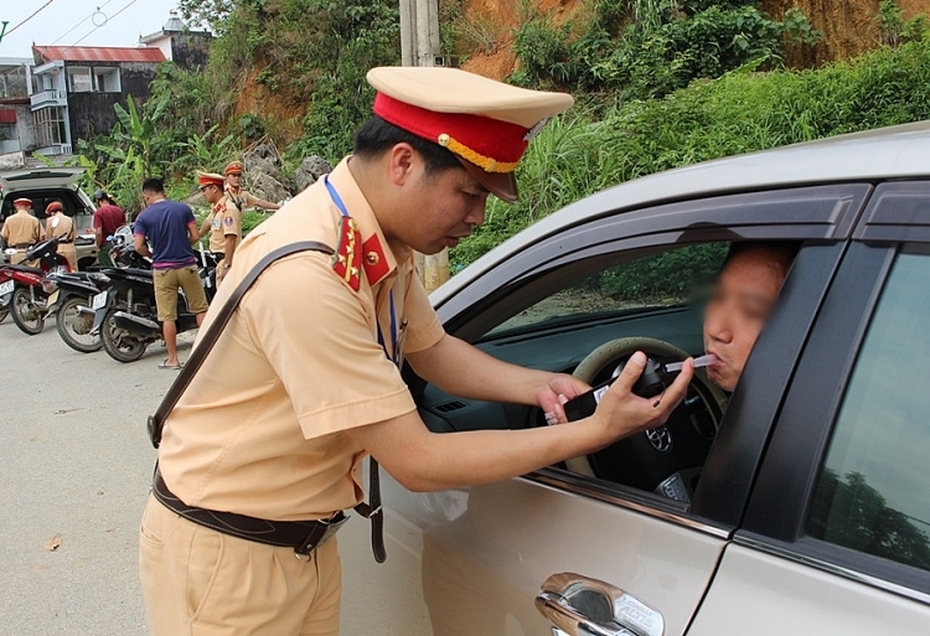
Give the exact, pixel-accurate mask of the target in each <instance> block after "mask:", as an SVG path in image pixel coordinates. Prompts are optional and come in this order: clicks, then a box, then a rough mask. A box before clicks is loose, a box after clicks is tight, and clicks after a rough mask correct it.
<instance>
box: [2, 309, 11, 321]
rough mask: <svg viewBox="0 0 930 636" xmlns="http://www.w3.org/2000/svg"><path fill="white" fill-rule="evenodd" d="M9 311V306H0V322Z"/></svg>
mask: <svg viewBox="0 0 930 636" xmlns="http://www.w3.org/2000/svg"><path fill="white" fill-rule="evenodd" d="M9 313H10V308H9V307H3V308H0V322H3V321H4V320H6V317H7V315H9Z"/></svg>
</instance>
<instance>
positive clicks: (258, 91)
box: [232, 0, 930, 145]
mask: <svg viewBox="0 0 930 636" xmlns="http://www.w3.org/2000/svg"><path fill="white" fill-rule="evenodd" d="M441 1H443V0H441ZM878 4H879V0H843V1H841V2H837V1H836V0H763V2H762V4H761V8H762V9H763V10H764V11H767V12H768V13H770V14H771V15H773V16H774V17H776V18H779V19H780V18H781V17H782V16H783V15H784V13H785V11H786V10H787V9H788V8H791V7H798V8H800V9H801V10H802V11H803V12H804V14H805V15H806V16H807V17H808V19H810V21H811V24H812V25H813V26H814V28H816V29H819V30H820V31H822V32H823V33H824V36H825V39H824V41H823V42H822V43H820V44H818V45H817V46H816V47H815V48H814V49H813V50H796V51H791V52H789V56H788V60H787V61H788V63H789V65H791V66H794V67H807V66H814V65H818V64H822V63H824V62H827V61H831V60H836V59H845V58H847V57H852V56H855V55H859V54H860V53H862V52H864V51H866V50H868V49H870V48H872V47H874V46H876V44H877V42H878V36H879V29H878V23H877V21H876V16H877V15H878ZM899 4H900V6H901V8H902V9H903V10H904V15H905V17H906V18H910V17H913V16H914V15H916V14H918V13H927V12H930V7H928V6H927V0H899ZM586 10H589V9H588V7H587V5H586V3H585V2H584V0H531V2H530V3H529V5H528V6H527V5H525V4H524V3H523V2H516V1H515V0H464V5H463V11H462V17H461V18H460V20H461V24H460V25H459V26H460V28H462V29H464V37H463V38H461V40H462V42H461V43H462V44H463V45H464V46H465V48H466V49H467V50H465V51H461V52H462V53H463V54H465V55H467V57H468V59H467V61H466V62H465V64H464V65H463V68H465V69H466V70H469V71H472V72H474V73H479V74H481V75H485V76H487V77H493V78H495V79H504V78H506V77H507V76H508V75H510V74H511V73H513V71H514V70H516V64H517V59H516V56H515V55H514V51H513V41H514V35H515V33H516V31H517V30H518V29H519V28H520V26H521V25H522V24H523V23H524V22H525V21H526V20H527V19H528V16H529V15H533V14H534V13H535V14H541V15H546V16H548V17H549V18H550V19H551V20H552V22H553V23H554V24H556V25H559V24H563V23H564V22H565V21H567V20H570V19H572V18H576V17H578V18H582V17H583V15H582V13H581V12H583V11H586ZM260 71H261V65H258V64H257V65H256V67H255V68H254V69H252V70H251V72H249V73H248V75H247V77H245V78H244V80H245V81H243V82H242V92H241V94H240V96H239V99H238V100H237V102H236V103H235V104H234V105H233V107H232V112H233V117H234V119H235V120H238V118H239V117H240V116H241V115H243V114H246V113H260V114H261V116H262V119H263V120H264V121H265V122H267V123H268V125H269V130H268V131H267V132H268V133H269V134H270V135H271V136H272V137H273V138H275V139H276V140H278V141H279V143H282V144H283V145H287V144H288V143H290V142H291V141H293V140H296V139H297V138H299V137H300V136H301V134H302V133H303V125H302V118H303V115H304V114H305V112H306V100H305V99H301V98H300V97H299V96H295V95H293V94H288V92H287V91H281V90H278V91H273V90H270V89H268V88H267V87H266V86H265V85H263V84H261V83H259V82H257V81H255V80H256V77H257V76H258V74H259V72H260Z"/></svg>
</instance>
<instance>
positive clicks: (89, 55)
mask: <svg viewBox="0 0 930 636" xmlns="http://www.w3.org/2000/svg"><path fill="white" fill-rule="evenodd" d="M32 50H33V51H35V53H36V54H37V55H39V56H41V57H42V59H43V60H44V61H45V62H52V61H58V60H62V61H64V62H148V63H158V62H164V61H166V58H165V54H164V53H162V52H161V50H160V49H157V48H155V47H153V46H138V47H137V46H38V45H34V46H33V47H32Z"/></svg>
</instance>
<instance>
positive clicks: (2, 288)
mask: <svg viewBox="0 0 930 636" xmlns="http://www.w3.org/2000/svg"><path fill="white" fill-rule="evenodd" d="M15 288H16V283H14V282H13V281H11V280H8V281H6V282H5V283H0V296H6V295H7V294H12V293H13V290H14V289H15Z"/></svg>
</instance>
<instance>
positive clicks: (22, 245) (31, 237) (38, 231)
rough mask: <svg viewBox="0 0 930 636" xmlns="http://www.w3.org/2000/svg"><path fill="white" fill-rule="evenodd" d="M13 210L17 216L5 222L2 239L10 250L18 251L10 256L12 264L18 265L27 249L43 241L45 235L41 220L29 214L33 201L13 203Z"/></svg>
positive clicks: (0, 232) (23, 198) (21, 199)
mask: <svg viewBox="0 0 930 636" xmlns="http://www.w3.org/2000/svg"><path fill="white" fill-rule="evenodd" d="M13 208H14V209H15V210H16V214H13V215H12V216H9V217H7V220H6V221H4V223H3V228H2V229H0V237H2V238H3V241H4V243H6V246H7V247H8V248H11V249H15V250H16V253H15V254H11V255H10V262H11V263H13V264H16V263H21V262H22V261H23V259H24V258H25V252H26V249H28V248H30V247H32V246H33V245H35V244H36V243H38V242H39V241H40V240H42V238H43V236H44V235H43V233H42V224H41V223H39V219H37V218H36V217H34V216H33V215H32V214H30V213H29V211H30V210H32V200H31V199H27V198H26V197H20V198H19V199H16V200H14V201H13Z"/></svg>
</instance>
